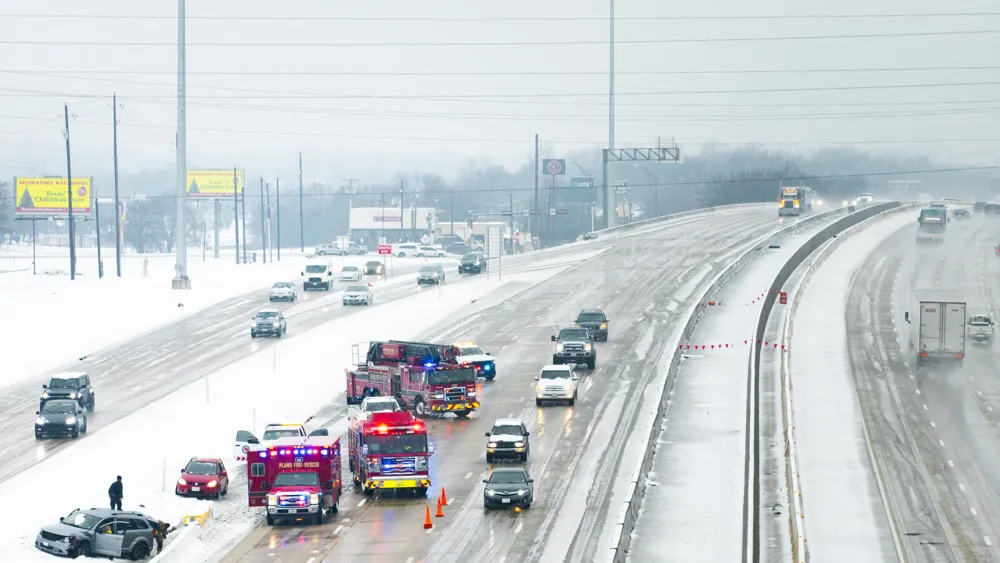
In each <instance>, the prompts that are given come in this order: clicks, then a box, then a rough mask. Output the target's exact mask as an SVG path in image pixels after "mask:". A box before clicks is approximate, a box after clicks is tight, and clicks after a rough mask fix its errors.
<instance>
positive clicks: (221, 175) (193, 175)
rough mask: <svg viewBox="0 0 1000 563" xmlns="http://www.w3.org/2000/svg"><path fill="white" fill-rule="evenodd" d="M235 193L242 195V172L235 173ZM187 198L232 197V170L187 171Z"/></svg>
mask: <svg viewBox="0 0 1000 563" xmlns="http://www.w3.org/2000/svg"><path fill="white" fill-rule="evenodd" d="M236 191H237V192H238V193H239V194H240V195H241V196H242V195H243V171H242V170H237V171H236ZM187 196H188V197H205V198H231V197H233V170H232V169H229V170H188V173H187Z"/></svg>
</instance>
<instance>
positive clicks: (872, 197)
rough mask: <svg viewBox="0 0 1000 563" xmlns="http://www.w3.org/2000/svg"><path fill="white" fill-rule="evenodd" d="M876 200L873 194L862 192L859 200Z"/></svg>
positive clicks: (869, 201)
mask: <svg viewBox="0 0 1000 563" xmlns="http://www.w3.org/2000/svg"><path fill="white" fill-rule="evenodd" d="M873 201H875V196H873V195H872V194H861V195H859V196H858V199H857V202H858V203H859V204H860V203H871V202H873Z"/></svg>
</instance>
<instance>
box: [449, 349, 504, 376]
mask: <svg viewBox="0 0 1000 563" xmlns="http://www.w3.org/2000/svg"><path fill="white" fill-rule="evenodd" d="M455 347H456V348H458V356H457V357H456V358H455V361H456V362H458V363H460V364H468V365H470V366H473V367H475V368H476V371H477V372H479V373H478V375H480V376H482V377H485V378H486V379H488V380H490V381H492V380H493V378H495V377H496V376H497V366H496V360H495V359H493V356H491V355H490V353H489V352H483V349H482V348H480V347H479V346H476V345H475V344H472V343H460V344H455Z"/></svg>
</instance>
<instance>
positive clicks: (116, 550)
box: [35, 508, 158, 560]
mask: <svg viewBox="0 0 1000 563" xmlns="http://www.w3.org/2000/svg"><path fill="white" fill-rule="evenodd" d="M157 524H158V522H157V520H156V519H155V518H153V517H151V516H147V515H145V514H142V513H141V512H130V511H122V510H109V509H107V508H84V509H80V508H78V509H76V510H74V511H73V512H70V514H69V516H64V517H62V518H60V519H59V523H58V524H49V525H48V526H43V527H42V529H41V531H39V532H38V536H37V537H36V538H35V547H36V548H38V549H39V550H41V551H44V552H46V553H51V554H52V555H60V556H66V557H73V558H76V557H81V556H83V557H90V556H91V555H101V556H105V557H118V558H121V559H132V560H140V559H145V558H146V556H147V555H149V552H150V551H151V550H152V548H153V542H154V539H153V531H154V530H156V527H157Z"/></svg>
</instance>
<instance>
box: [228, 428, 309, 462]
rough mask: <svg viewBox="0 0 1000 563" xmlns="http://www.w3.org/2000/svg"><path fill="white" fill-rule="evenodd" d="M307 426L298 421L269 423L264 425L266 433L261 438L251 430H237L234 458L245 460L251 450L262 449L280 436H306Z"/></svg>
mask: <svg viewBox="0 0 1000 563" xmlns="http://www.w3.org/2000/svg"><path fill="white" fill-rule="evenodd" d="M305 436H306V427H305V426H303V425H301V424H298V423H281V424H268V425H267V426H265V427H264V435H263V437H261V438H260V439H258V438H257V437H256V436H254V435H253V433H252V432H250V431H249V430H239V431H237V432H236V443H235V444H234V445H233V458H235V459H236V460H237V461H243V460H245V459H246V456H247V454H248V453H250V452H251V451H255V450H261V449H264V448H266V447H267V444H268V443H270V442H273V441H275V440H277V439H279V438H295V437H299V438H304V437H305Z"/></svg>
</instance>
